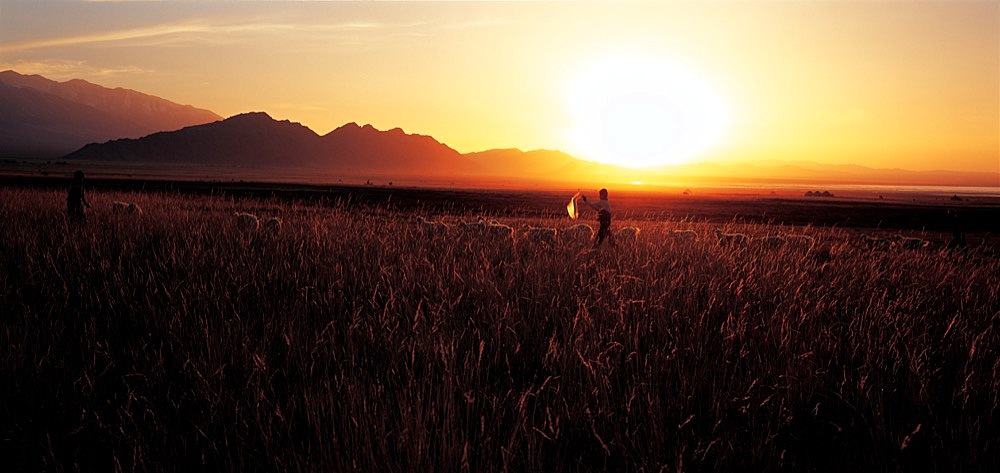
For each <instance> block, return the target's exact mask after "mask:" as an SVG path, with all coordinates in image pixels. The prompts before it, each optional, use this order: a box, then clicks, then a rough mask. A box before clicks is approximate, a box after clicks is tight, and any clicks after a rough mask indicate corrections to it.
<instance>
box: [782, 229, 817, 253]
mask: <svg viewBox="0 0 1000 473" xmlns="http://www.w3.org/2000/svg"><path fill="white" fill-rule="evenodd" d="M782 236H783V237H784V238H785V241H786V242H787V243H788V246H789V247H791V248H798V249H804V250H806V251H808V250H811V249H812V248H813V246H815V245H816V240H815V239H814V238H813V237H811V236H809V235H803V234H799V233H785V234H783V235H782Z"/></svg>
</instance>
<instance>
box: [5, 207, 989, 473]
mask: <svg viewBox="0 0 1000 473" xmlns="http://www.w3.org/2000/svg"><path fill="white" fill-rule="evenodd" d="M89 198H90V200H91V201H92V203H93V204H94V208H93V209H92V210H91V211H90V213H89V222H88V223H87V225H85V226H82V227H68V226H67V223H66V221H65V217H64V215H65V203H64V202H65V200H64V199H65V191H64V190H61V189H50V190H47V189H33V188H18V187H3V188H0V215H2V219H3V226H2V228H0V313H2V315H0V379H2V380H3V382H2V383H0V465H3V466H4V467H3V468H0V469H2V470H4V471H74V470H87V471H115V470H124V471H192V470H194V471H200V470H209V471H219V470H223V471H310V472H311V471H401V472H402V471H440V472H448V471H914V470H936V471H997V470H998V468H1000V440H998V438H997V437H996V435H995V432H996V431H998V430H1000V422H998V420H1000V419H998V415H1000V412H998V406H1000V362H998V355H1000V353H998V348H1000V260H998V259H997V256H996V251H995V250H996V249H995V248H992V247H988V246H983V245H973V246H972V247H970V248H969V249H968V250H967V251H963V252H951V253H950V252H948V251H946V250H943V249H941V248H940V247H939V246H938V247H933V248H926V249H925V248H922V249H917V250H906V249H903V248H901V247H898V246H893V247H890V248H887V249H882V250H871V249H868V248H867V247H866V246H865V245H863V244H862V242H861V239H860V233H861V231H860V230H855V229H850V228H843V227H812V226H794V227H792V226H784V225H778V224H770V225H768V224H761V223H747V222H742V221H739V220H735V219H734V220H731V221H728V223H726V222H723V223H713V222H710V221H705V220H697V219H691V218H684V217H681V216H678V217H675V218H667V219H663V218H643V217H642V214H641V213H634V214H632V215H631V216H629V217H627V218H626V219H625V220H622V221H616V226H625V225H633V226H636V227H638V228H640V229H641V233H640V234H639V235H638V237H637V238H636V239H635V240H634V241H625V240H622V241H620V242H619V243H620V244H619V247H618V248H616V249H610V248H602V249H599V250H597V251H590V250H589V243H588V242H583V241H569V242H563V243H560V244H557V245H554V246H553V245H549V244H546V243H538V242H532V241H528V240H526V239H521V240H519V241H516V242H514V243H512V242H510V241H507V240H501V239H498V238H496V237H491V236H489V235H486V234H483V233H477V232H476V231H469V230H463V229H461V228H460V227H459V225H457V223H458V222H459V221H460V220H475V219H476V218H477V217H479V216H480V213H479V212H477V213H472V212H468V211H467V210H464V209H462V208H459V209H457V210H454V209H453V211H448V210H447V209H442V208H435V207H428V208H420V207H407V208H405V209H400V208H397V207H393V206H390V205H384V206H381V205H367V204H366V205H359V204H357V203H352V202H351V201H349V200H341V199H336V200H331V201H314V200H288V199H275V198H257V197H252V196H238V197H233V196H228V197H227V196H212V195H187V194H178V193H170V192H150V193H137V192H122V191H104V192H91V193H90V195H89ZM113 200H123V201H135V202H137V203H138V204H139V205H140V206H141V207H142V209H143V212H142V214H141V215H140V214H128V213H124V214H123V213H114V212H113V211H112V209H111V201H113ZM236 211H248V212H253V213H255V214H257V215H259V216H261V217H263V218H268V217H272V216H276V217H280V218H281V219H282V226H281V229H280V231H278V232H276V233H271V232H266V231H256V232H251V231H246V230H245V229H242V228H240V227H239V226H238V224H237V221H236V219H235V218H234V216H233V214H234V212H236ZM559 211H560V209H559V208H556V209H555V211H553V212H552V213H551V214H545V213H544V212H541V213H540V212H523V213H519V212H517V211H511V210H510V209H509V208H504V207H497V210H496V211H495V212H492V213H491V212H489V211H487V212H486V215H485V216H486V217H487V218H491V219H497V220H499V221H500V222H501V223H504V224H508V225H511V226H513V227H520V226H521V225H524V224H528V225H534V226H546V227H566V226H569V224H570V223H571V222H570V221H569V220H568V219H565V218H564V217H562V216H561V215H560V214H559ZM418 215H419V216H423V217H426V218H428V219H431V220H435V221H442V222H445V223H449V224H451V226H450V227H449V229H447V230H445V231H437V230H433V229H431V228H429V227H427V226H426V225H422V224H419V223H416V222H415V217H416V216H418ZM716 229H719V230H723V231H725V232H730V233H732V232H741V233H744V234H746V235H748V236H750V237H765V236H775V235H779V234H782V233H788V234H805V235H808V236H810V237H811V238H812V243H811V244H809V243H806V244H803V243H802V242H799V243H797V244H793V243H792V242H791V241H789V242H788V243H786V244H782V245H778V246H775V247H770V246H766V245H762V244H758V243H755V242H753V241H751V242H749V243H744V244H731V245H722V244H720V243H719V241H718V240H717V239H716V237H715V236H714V235H713V232H714V230H716ZM676 230H692V231H693V232H694V233H696V234H697V235H698V237H697V238H695V239H690V238H686V237H681V236H680V235H679V234H677V233H675V231H676Z"/></svg>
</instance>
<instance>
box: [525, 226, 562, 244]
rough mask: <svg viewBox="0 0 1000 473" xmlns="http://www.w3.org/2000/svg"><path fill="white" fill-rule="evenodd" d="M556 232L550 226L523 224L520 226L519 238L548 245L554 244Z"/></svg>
mask: <svg viewBox="0 0 1000 473" xmlns="http://www.w3.org/2000/svg"><path fill="white" fill-rule="evenodd" d="M557 235H558V232H557V231H556V229H555V228H550V227H532V226H529V225H524V226H522V227H521V232H520V239H521V240H523V241H529V242H532V243H544V244H547V245H549V246H556V244H557V243H558V242H557V241H556V237H557Z"/></svg>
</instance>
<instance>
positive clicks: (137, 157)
mask: <svg viewBox="0 0 1000 473" xmlns="http://www.w3.org/2000/svg"><path fill="white" fill-rule="evenodd" d="M64 156H65V158H66V159H71V160H77V159H80V160H97V161H109V160H110V161H120V162H123V163H124V162H134V163H146V164H150V163H152V164H192V165H197V164H208V165H223V166H234V169H235V168H240V167H252V168H258V169H268V170H273V171H274V172H276V173H280V172H290V173H300V172H303V171H305V172H307V173H312V172H318V173H322V174H326V175H328V176H336V175H347V174H353V175H355V176H358V175H372V176H382V177H389V178H390V179H391V178H392V177H395V176H398V177H404V176H406V177H438V178H448V179H449V180H451V179H455V178H462V177H479V178H490V179H494V180H496V179H501V180H507V179H509V180H520V179H530V180H536V181H562V182H574V183H580V182H593V183H613V182H629V181H644V182H647V183H656V182H679V181H700V182H772V183H791V182H797V183H806V184H809V183H816V184H817V185H821V183H831V184H834V183H838V184H844V183H859V184H890V185H891V184H901V185H962V186H988V187H992V186H1000V173H987V172H957V171H907V170H900V169H872V168H867V167H863V166H857V165H830V164H820V163H809V162H800V161H791V162H784V161H783V162H773V161H755V162H752V163H749V162H733V163H695V164H686V165H671V166H661V167H656V168H647V169H642V170H628V169H623V168H619V167H616V166H611V165H606V164H598V163H593V162H590V161H585V160H581V159H577V158H575V157H573V156H571V155H569V154H566V153H563V152H561V151H555V150H533V151H521V150H519V149H515V148H508V149H493V150H486V151H480V152H475V153H467V154H462V153H459V152H458V151H456V150H454V149H452V148H451V147H449V146H447V145H445V144H443V143H441V142H439V141H437V140H436V139H435V138H433V137H431V136H427V135H419V134H408V133H406V132H404V131H403V130H401V129H399V128H393V129H390V130H386V131H380V130H377V129H375V128H374V127H373V126H372V125H358V124H357V123H347V124H345V125H343V126H341V127H339V128H337V129H335V130H333V131H331V132H330V133H327V134H326V135H323V136H320V135H318V134H317V133H315V132H314V131H312V130H311V129H309V128H307V127H305V126H303V125H301V124H299V123H295V122H291V121H289V120H281V121H278V120H274V119H273V118H271V117H270V116H269V115H267V114H266V113H263V112H251V113H244V114H240V115H235V116H233V117H230V118H227V119H222V117H220V116H218V115H216V114H215V113H213V112H210V111H207V110H203V109H198V108H195V107H192V106H189V105H178V104H176V103H173V102H170V101H167V100H165V99H161V98H158V97H154V96H151V95H147V94H143V93H140V92H136V91H133V90H128V89H121V88H118V89H108V88H105V87H101V86H98V85H95V84H91V83H89V82H86V81H82V80H70V81H66V82H55V81H51V80H48V79H45V78H44V77H41V76H26V75H21V74H18V73H16V72H13V71H4V72H0V157H6V158H10V157H33V158H38V157H41V158H50V159H53V158H59V157H64ZM629 177H632V179H630V178H629Z"/></svg>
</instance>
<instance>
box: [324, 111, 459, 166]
mask: <svg viewBox="0 0 1000 473" xmlns="http://www.w3.org/2000/svg"><path fill="white" fill-rule="evenodd" d="M322 142H323V148H324V150H325V151H326V157H327V158H328V159H329V162H330V163H331V164H332V165H333V166H335V168H336V169H337V170H338V171H341V172H360V171H366V172H374V171H381V172H382V173H386V172H388V173H397V174H402V175H429V176H443V175H453V174H455V173H459V174H468V173H470V172H472V171H473V168H474V166H472V165H471V163H470V162H469V160H468V159H465V158H464V157H463V156H462V154H461V153H459V152H458V151H455V150H454V149H452V148H450V147H448V146H446V145H444V144H442V143H440V142H438V141H437V140H435V139H434V138H432V137H430V136H426V135H417V134H407V133H406V132H404V131H403V130H401V129H399V128H393V129H391V130H388V131H379V130H377V129H375V127H373V126H371V125H365V126H358V124H357V123H348V124H346V125H343V126H341V127H339V128H337V129H336V130H333V131H331V132H330V133H327V134H326V135H324V136H323V137H322Z"/></svg>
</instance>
